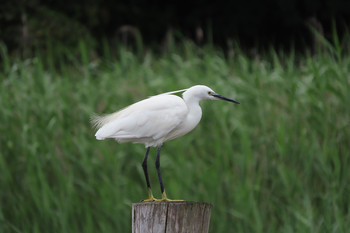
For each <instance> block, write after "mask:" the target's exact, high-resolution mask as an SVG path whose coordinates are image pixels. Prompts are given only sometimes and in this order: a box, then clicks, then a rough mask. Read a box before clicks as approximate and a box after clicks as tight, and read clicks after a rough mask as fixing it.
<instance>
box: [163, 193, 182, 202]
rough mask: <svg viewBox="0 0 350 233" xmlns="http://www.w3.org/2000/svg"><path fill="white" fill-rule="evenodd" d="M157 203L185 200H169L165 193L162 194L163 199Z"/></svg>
mask: <svg viewBox="0 0 350 233" xmlns="http://www.w3.org/2000/svg"><path fill="white" fill-rule="evenodd" d="M156 201H159V202H160V201H184V200H172V199H169V198H167V196H166V193H165V191H164V192H163V193H162V199H159V200H156Z"/></svg>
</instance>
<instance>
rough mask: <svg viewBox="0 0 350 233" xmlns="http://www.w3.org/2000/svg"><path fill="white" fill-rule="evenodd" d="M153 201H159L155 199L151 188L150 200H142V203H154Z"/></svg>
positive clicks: (149, 191) (149, 190) (149, 189)
mask: <svg viewBox="0 0 350 233" xmlns="http://www.w3.org/2000/svg"><path fill="white" fill-rule="evenodd" d="M153 201H159V199H155V198H154V196H153V193H152V190H151V188H148V199H145V200H142V202H153Z"/></svg>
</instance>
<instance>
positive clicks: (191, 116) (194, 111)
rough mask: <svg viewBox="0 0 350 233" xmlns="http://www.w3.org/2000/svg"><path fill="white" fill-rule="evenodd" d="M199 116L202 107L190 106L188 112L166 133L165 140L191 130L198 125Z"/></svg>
mask: <svg viewBox="0 0 350 233" xmlns="http://www.w3.org/2000/svg"><path fill="white" fill-rule="evenodd" d="M201 118H202V109H201V108H200V107H199V105H198V108H193V107H192V108H190V111H189V112H188V114H187V116H186V117H185V119H184V120H183V121H182V122H181V123H180V124H179V125H178V126H177V127H175V128H174V130H173V131H171V132H170V133H169V134H168V135H167V137H166V140H165V141H168V140H172V139H175V138H178V137H181V136H183V135H185V134H187V133H189V132H191V131H192V130H193V129H194V128H195V127H196V126H197V125H198V123H199V122H200V120H201Z"/></svg>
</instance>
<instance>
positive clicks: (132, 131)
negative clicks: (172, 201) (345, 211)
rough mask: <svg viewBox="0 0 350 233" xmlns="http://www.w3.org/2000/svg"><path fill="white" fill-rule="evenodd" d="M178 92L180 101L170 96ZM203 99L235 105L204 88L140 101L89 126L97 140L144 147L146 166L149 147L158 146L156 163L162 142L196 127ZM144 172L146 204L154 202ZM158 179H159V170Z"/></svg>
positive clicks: (169, 93) (164, 94) (192, 88)
mask: <svg viewBox="0 0 350 233" xmlns="http://www.w3.org/2000/svg"><path fill="white" fill-rule="evenodd" d="M178 92H184V93H183V94H182V96H183V98H181V97H179V96H177V95H173V94H175V93H178ZM205 99H210V100H218V99H222V100H227V101H230V102H234V103H238V102H237V101H235V100H232V99H229V98H226V97H224V96H221V95H219V94H217V93H215V92H214V91H213V90H212V89H210V88H209V87H207V86H204V85H196V86H193V87H191V88H189V89H184V90H179V91H173V92H167V93H163V94H160V95H156V96H152V97H149V98H148V99H144V100H141V101H139V102H137V103H134V104H132V105H130V106H128V107H126V108H124V109H122V110H120V111H118V112H115V113H112V114H109V115H105V116H95V117H94V118H93V120H92V122H93V124H94V125H95V126H96V128H98V130H97V132H96V134H95V136H96V139H98V140H103V139H106V138H114V139H116V140H117V141H118V142H134V143H143V144H145V146H146V147H147V148H148V149H147V152H146V156H145V161H146V162H147V156H148V151H149V147H151V146H158V148H159V149H158V156H157V160H158V161H159V153H160V147H161V145H162V144H163V142H165V141H168V140H171V139H174V138H177V137H181V136H183V135H185V134H187V133H188V132H190V131H191V130H193V129H194V128H195V127H196V126H197V124H198V123H199V121H200V119H201V117H202V109H201V107H200V105H199V102H200V101H201V100H205ZM157 169H158V168H157ZM144 171H145V176H146V181H147V186H148V188H149V194H150V195H149V196H150V197H149V199H148V200H151V201H154V200H155V199H154V198H153V195H152V193H150V185H149V180H148V174H147V165H146V170H145V168H144ZM158 175H159V176H160V171H159V170H158ZM159 178H160V182H161V189H162V190H161V191H162V194H163V199H162V200H168V199H167V198H166V195H165V191H164V188H163V186H162V181H161V177H159Z"/></svg>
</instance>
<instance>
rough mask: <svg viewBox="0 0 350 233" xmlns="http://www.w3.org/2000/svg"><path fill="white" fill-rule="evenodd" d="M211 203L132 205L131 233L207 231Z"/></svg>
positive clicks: (146, 203) (195, 232) (205, 232)
mask: <svg viewBox="0 0 350 233" xmlns="http://www.w3.org/2000/svg"><path fill="white" fill-rule="evenodd" d="M211 209H212V204H209V203H205V202H188V201H179V202H145V203H143V202H141V203H134V204H133V205H132V232H133V233H165V232H166V233H208V230H209V222H210V214H211Z"/></svg>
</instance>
